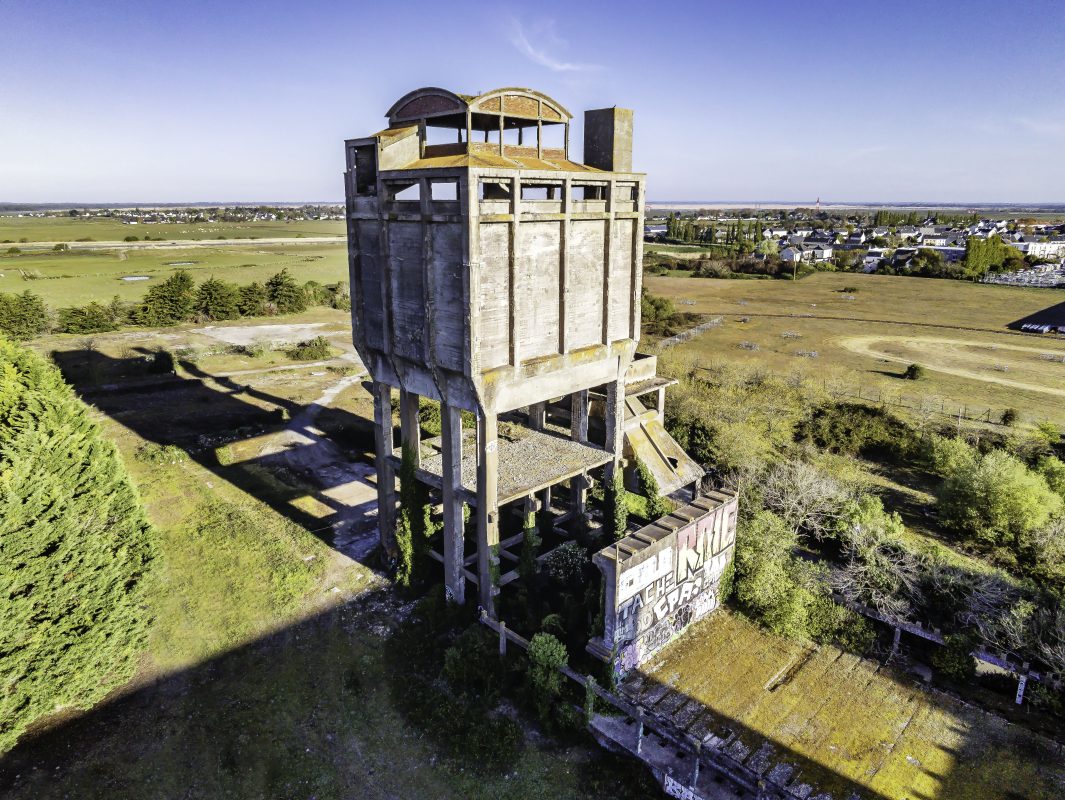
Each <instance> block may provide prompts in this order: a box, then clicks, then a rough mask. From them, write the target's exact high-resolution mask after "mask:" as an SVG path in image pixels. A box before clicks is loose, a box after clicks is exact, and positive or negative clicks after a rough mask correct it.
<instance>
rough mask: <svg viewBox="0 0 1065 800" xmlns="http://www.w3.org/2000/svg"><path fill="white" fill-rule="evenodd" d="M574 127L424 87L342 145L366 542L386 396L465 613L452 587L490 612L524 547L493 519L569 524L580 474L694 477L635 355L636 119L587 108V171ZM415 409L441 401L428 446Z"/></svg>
mask: <svg viewBox="0 0 1065 800" xmlns="http://www.w3.org/2000/svg"><path fill="white" fill-rule="evenodd" d="M571 118H572V117H571V114H570V113H569V112H568V111H567V110H566V109H565V108H564V107H563V106H562V105H561V104H559V103H558V102H556V101H555V100H553V99H551V98H550V97H547V96H546V95H544V94H541V93H539V92H536V91H532V90H529V89H517V88H504V89H496V90H493V91H490V92H485V93H484V94H480V95H476V96H471V95H460V94H455V93H453V92H450V91H447V90H445V89H438V88H423V89H418V90H416V91H413V92H410V93H409V94H407V95H405V96H403V97H402V98H400V99H399V100H398V101H397V102H396V103H395V105H393V106H392V108H391V109H389V111H388V127H387V128H386V129H385V130H382V131H380V132H379V133H376V134H374V135H372V136H368V137H365V138H360V139H351V140H348V141H347V142H346V157H347V158H346V163H347V171H346V174H345V176H346V184H345V185H346V195H347V218H348V242H349V245H348V246H349V255H350V271H351V292H352V324H353V331H354V333H353V335H354V341H355V346H356V348H357V350H358V352H359V355H360V356H361V357H362V360H363V363H364V364H365V365H366V367H367V369H368V370H369V372H370V374H371V376H372V380H373V396H374V402H375V422H376V450H377V453H376V455H377V458H376V463H377V486H378V499H379V509H380V510H379V525H380V531H381V539H382V544H383V545H384V547H385V548H386V550H389V551H393V550H394V548H395V542H394V538H393V537H394V525H395V508H396V491H395V482H396V478H395V472H396V469H397V468H398V465H399V464H400V458H399V455H398V453H397V452H396V451H395V444H394V439H393V424H392V419H393V395H392V392H393V390H395V389H398V390H399V420H400V431H401V440H402V442H403V445H404V446H405V447H408V448H410V451H411V452H412V453H413V455H414V458H415V460H416V466H417V477H418V480H419V481H421V482H423V483H425V484H426V485H428V486H429V487H432V490H433V491H434V492H439V495H440V500H441V502H442V507H443V548H442V549H443V552H442V553H434V555H435V557H436V558H437V559H438V560H440V561H442V562H443V565H444V578H445V586H446V588H447V591H448V593H449V596H450V597H451V598H452V599H454V600H456V601H459V602H462V601H464V598H465V592H466V583H467V581H468V582H470V583H471V584H473V585H475V586H477V587H478V596H479V602H480V604H481V605H482V606H483V607H484V608H485V609H486V610H487V611H488V613H489V614H493V613H494V597H495V595H496V594H497V593H498V591H499V587H500V586H503V585H506V584H507V583H508V582H510V581H512V580H514V579H515V578H516V577H517V572H516V570H514V569H511V570H509V571H507V570H506V569H505V568H501V564H504V562H505V564H506V566H515V565H516V563H517V560H518V559H517V557H516V556H515V555H514V554H513V553H511V552H510V548H513V547H514V546H515V545H516V544H517V543H518V542H520V541H521V534H520V532H519V533H518V534H517V536H510V537H504V538H502V539H501V535H500V530H501V523H502V522H503V521H504V520H506V519H510V516H508V515H507V513H506V512H507V511H516V512H518V515H525V514H529V513H531V512H532V511H534V510H536V509H541V510H542V511H544V512H546V513H550V514H552V515H554V516H553V519H554V520H555V521H556V522H557V523H558V524H559V525H563V524H565V523H566V522H567V521H572V520H574V519H578V518H580V517H584V516H585V515H586V514H587V513H588V506H587V503H586V494H587V490H588V487H589V481H590V480H591V479H593V478H600V479H610V478H611V477H612V476H613V475H614V473H615V471H616V470H617V469H619V468H621V467H622V465H623V463H624V462H625V459H626V458H628V459H629V460H634V457H638V458H639V459H640V460H642V461H643V462H644V463H645V464H646V465H647V466H648V468H649V469H650V470H651V472H652V473H653V474H654V476H655V477H656V479H657V480H658V483H659V485H660V487H661V489H662V490H663V491H665V492H670V491H674V490H676V489H678V488H680V487H683V486H688V485H693V484H694V483H695V482H697V481H698V479H699V478H700V477H701V475H702V470H701V469H700V468H699V467H698V466H697V465H696V464H695V463H693V462H692V461H691V460H690V459H689V458H688V456H687V455H685V453H684V451H683V450H682V449H681V448H680V447H679V446H678V445H677V444H676V442H674V441H673V440H672V439H671V438H670V437H669V435H668V434H667V433H666V431H665V429H664V427H663V425H662V412H663V407H664V393H665V388H666V386H668V385H669V383H670V382H669V381H668V380H665V379H662V378H659V377H657V376H656V365H655V359H654V357H643V356H638V355H636V344H637V341H638V339H639V336H640V285H641V276H642V267H641V265H642V256H643V239H642V230H643V211H644V176H643V175H642V174H640V173H635V172H633V171H632V164H631V161H632V112H631V111H627V110H625V109H620V108H609V109H601V110H597V111H589V112H586V114H585V124H584V156H583V162H584V163H578V162H577V161H574V160H573V159H572V158H571V157H570V156H571V154H570V141H569V125H570V120H571ZM552 137H553V139H552ZM644 397H647V398H649V400H651V399H653V402H649V403H647V404H645V403H644V401H643V399H642V398H644ZM422 398H427V399H429V400H432V401H436V402H439V404H440V422H441V435H440V436H439V437H435V438H428V439H426V440H423V437H422V435H421V425H420V419H419V413H420V406H421V402H422V400H421V399H422ZM462 412H470V413H471V414H472V418H473V419H475V420H476V430H475V431H474V430H470V431H466V430H464V426H463V418H462ZM467 421H469V415H467ZM553 489H555V490H556V491H555V494H554V495H552V491H553ZM563 497H564V498H565V500H566V505H567V507H566V508H559V507H558V506H559V501H560V500H561V499H562V498H563ZM464 504H468V505H469V506H470V507H471V510H472V515H471V516H472V517H473V518H474V519H475V526H474V525H472V524H471V528H475V533H474V531H471V534H470V536H468V537H467V535H466V533H465V529H466V523H465V519H464V513H463V505H464ZM515 516H517V515H515ZM472 521H473V520H471V523H472ZM467 539H470V540H471V541H470V542H469V545H468V544H467ZM474 564H476V570H471V569H470V567H472V566H473V565H474Z"/></svg>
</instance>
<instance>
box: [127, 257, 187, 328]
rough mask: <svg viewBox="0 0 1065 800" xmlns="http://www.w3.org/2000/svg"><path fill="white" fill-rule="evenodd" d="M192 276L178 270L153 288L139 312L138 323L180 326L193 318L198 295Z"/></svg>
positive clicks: (154, 325)
mask: <svg viewBox="0 0 1065 800" xmlns="http://www.w3.org/2000/svg"><path fill="white" fill-rule="evenodd" d="M194 288H195V287H194V283H193V280H192V275H190V274H189V273H188V272H187V271H185V270H183V269H182V270H178V271H177V272H175V273H174V274H173V275H171V276H170V277H169V278H167V279H166V280H165V281H163V282H162V283H160V284H158V285H157V286H153V287H151V288H150V289H149V290H148V292H147V294H145V295H144V300H143V302H142V303H141V307H140V309H139V310H138V312H137V322H139V323H140V324H141V325H147V326H150V327H161V326H164V325H178V324H180V323H182V322H187V321H188V320H189V319H190V318H191V317H192V312H193V308H194V305H195V300H196V295H195V292H194Z"/></svg>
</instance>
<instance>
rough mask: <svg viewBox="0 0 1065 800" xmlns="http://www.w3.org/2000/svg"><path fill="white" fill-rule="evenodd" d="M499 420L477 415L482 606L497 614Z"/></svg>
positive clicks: (479, 566)
mask: <svg viewBox="0 0 1065 800" xmlns="http://www.w3.org/2000/svg"><path fill="white" fill-rule="evenodd" d="M498 436H499V420H498V418H497V417H496V415H495V413H494V412H491V411H482V412H480V413H478V415H477V578H478V581H479V582H480V586H479V589H480V601H481V607H482V608H484V610H485V611H486V612H487V613H488V615H489V616H491V617H493V618H494V617H495V583H496V580H498V576H499V440H498Z"/></svg>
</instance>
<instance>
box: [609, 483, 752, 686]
mask: <svg viewBox="0 0 1065 800" xmlns="http://www.w3.org/2000/svg"><path fill="white" fill-rule="evenodd" d="M736 511H737V502H736V496H735V495H732V494H726V493H724V492H712V493H711V495H710V496H709V497H703V498H698V499H697V500H695V501H694V502H693V503H692V504H690V505H687V506H684V507H683V508H680V509H677V510H676V511H675V512H674V513H673V514H672V515H670V516H668V517H665V518H663V519H662V520H659V521H657V522H655V523H652V524H651V525H648V526H646V527H645V528H643V529H641V530H640V531H637V532H636V533H634V534H630V535H629V536H627V537H625V538H624V539H622V540H621V541H620V542H618V543H617V545H610V546H608V547H605V548H603V549H602V550H601V551H599V552H598V553H596V555H595V563H596V565H597V566H598V567H599V569H600V571H602V573H603V581H604V587H605V592H604V594H605V603H606V608H605V612H604V616H605V621H604V635H603V640H602V642H601V643H600V644H601V648H600V650H601V652H604V653H610V654H611V657H612V658H613V661H614V671H615V674H616V675H617V676H618V677H619V678H620V677H624V675H625V674H627V673H628V672H629V671H631V670H633V669H635V668H636V667H638V666H639V665H640V664H643V663H644V662H646V661H647V660H648V659H649V658H650V657H651V656H653V655H654V654H655V653H656V652H658V651H659V650H661V649H662V648H663V647H665V645H667V644H668V643H669V642H671V641H672V640H673V639H674V638H675V637H676V636H677V635H678V634H679V633H680V632H681V631H683V630H684V629H685V628H686V627H687V626H688V625H690V624H691V623H692V622H695V621H696V620H698V619H700V618H702V617H704V616H705V615H706V614H709V613H710V612H711V611H713V610H714V609H715V608H717V606H718V604H719V602H720V599H719V596H718V592H719V588H720V582H721V576H722V575H723V573H724V571H725V568H726V567H727V566H728V564H729V563H730V562H731V561H732V555H733V551H734V549H735V543H736Z"/></svg>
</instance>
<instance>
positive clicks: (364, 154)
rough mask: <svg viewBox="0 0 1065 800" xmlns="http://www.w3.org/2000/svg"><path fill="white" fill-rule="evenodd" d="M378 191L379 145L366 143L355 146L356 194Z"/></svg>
mask: <svg viewBox="0 0 1065 800" xmlns="http://www.w3.org/2000/svg"><path fill="white" fill-rule="evenodd" d="M376 193H377V147H376V146H375V145H372V144H364V145H361V146H360V147H356V148H355V194H357V195H362V196H366V195H373V194H376Z"/></svg>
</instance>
